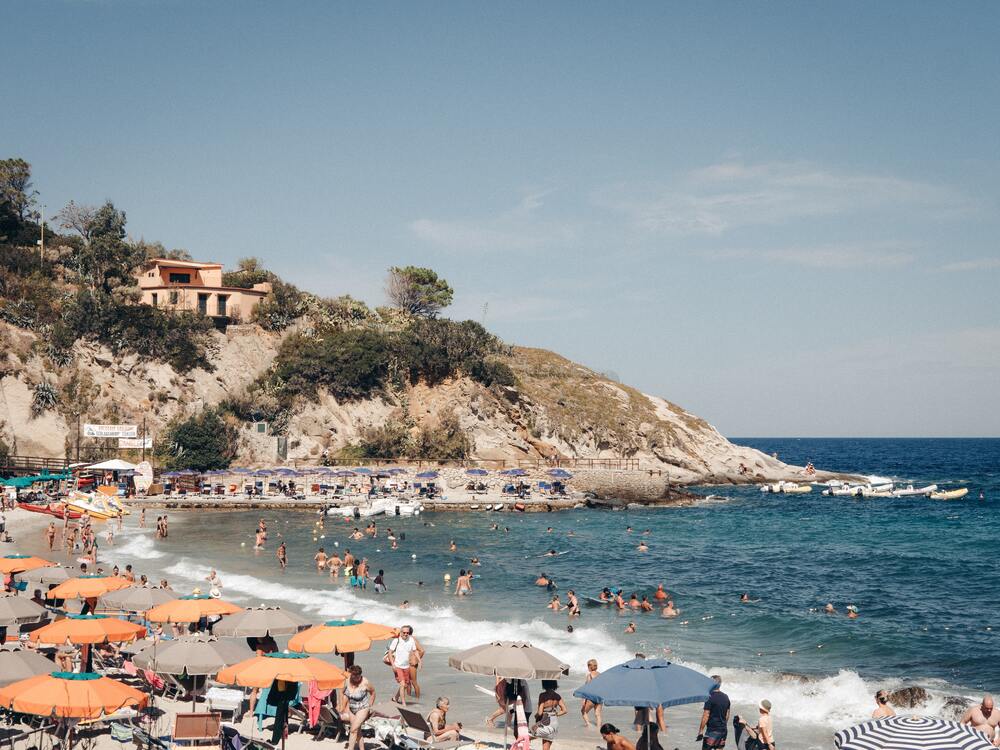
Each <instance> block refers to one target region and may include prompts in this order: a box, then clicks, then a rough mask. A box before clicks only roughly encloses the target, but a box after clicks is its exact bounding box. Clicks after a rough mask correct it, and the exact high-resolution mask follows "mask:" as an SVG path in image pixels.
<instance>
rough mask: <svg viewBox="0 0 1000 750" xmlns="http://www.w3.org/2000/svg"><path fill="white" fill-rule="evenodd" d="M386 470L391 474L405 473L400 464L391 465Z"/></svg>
mask: <svg viewBox="0 0 1000 750" xmlns="http://www.w3.org/2000/svg"><path fill="white" fill-rule="evenodd" d="M387 471H388V472H389V473H390V474H392V475H393V476H396V475H397V474H406V469H404V468H403V467H402V466H393V467H392V468H391V469H388V470H387Z"/></svg>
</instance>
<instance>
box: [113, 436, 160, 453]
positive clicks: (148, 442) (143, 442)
mask: <svg viewBox="0 0 1000 750" xmlns="http://www.w3.org/2000/svg"><path fill="white" fill-rule="evenodd" d="M118 447H119V448H134V449H136V450H138V449H139V448H152V447H153V438H151V437H147V438H145V439H143V438H118Z"/></svg>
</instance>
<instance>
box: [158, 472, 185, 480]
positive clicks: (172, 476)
mask: <svg viewBox="0 0 1000 750" xmlns="http://www.w3.org/2000/svg"><path fill="white" fill-rule="evenodd" d="M180 475H181V473H180V472H179V471H165V472H163V473H162V474H160V476H161V477H167V478H169V479H173V478H174V477H179V476H180Z"/></svg>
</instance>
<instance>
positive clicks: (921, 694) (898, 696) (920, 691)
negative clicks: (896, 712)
mask: <svg viewBox="0 0 1000 750" xmlns="http://www.w3.org/2000/svg"><path fill="white" fill-rule="evenodd" d="M928 697H930V696H929V695H928V694H927V691H926V690H924V688H922V687H907V688H901V689H900V690H894V691H893V692H891V693H889V703H891V704H892V705H894V706H899V707H900V708H917V707H918V706H922V705H924V704H925V703H926V702H927V699H928Z"/></svg>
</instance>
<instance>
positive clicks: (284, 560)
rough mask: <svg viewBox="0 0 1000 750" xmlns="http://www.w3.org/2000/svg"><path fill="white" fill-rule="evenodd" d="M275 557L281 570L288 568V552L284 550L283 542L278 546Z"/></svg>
mask: <svg viewBox="0 0 1000 750" xmlns="http://www.w3.org/2000/svg"><path fill="white" fill-rule="evenodd" d="M275 557H277V558H278V564H279V565H280V566H281V569H282V570H284V569H285V568H287V567H288V551H287V550H286V549H285V543H284V542H282V543H281V544H279V545H278V551H277V552H276V553H275Z"/></svg>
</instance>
